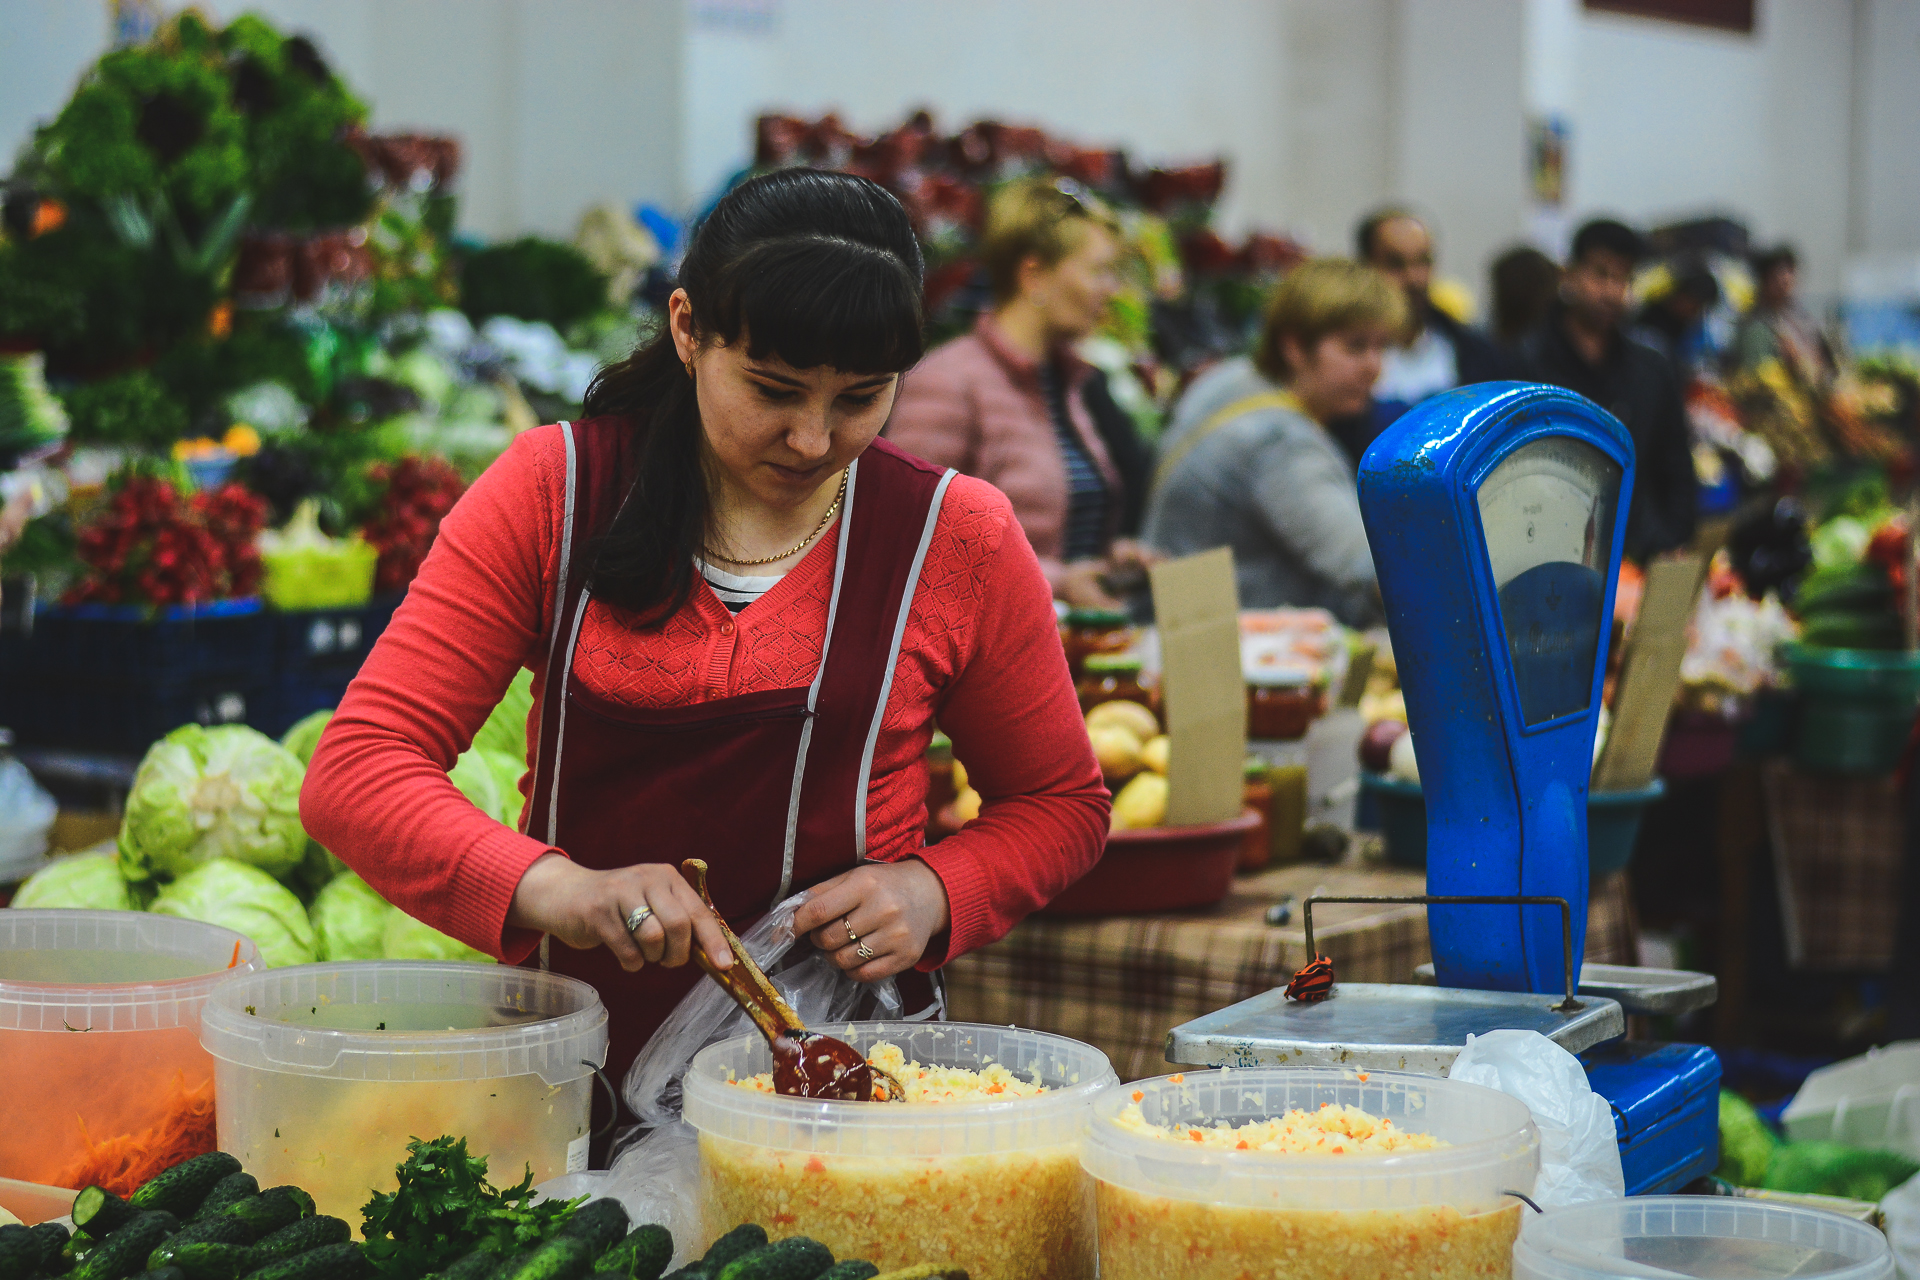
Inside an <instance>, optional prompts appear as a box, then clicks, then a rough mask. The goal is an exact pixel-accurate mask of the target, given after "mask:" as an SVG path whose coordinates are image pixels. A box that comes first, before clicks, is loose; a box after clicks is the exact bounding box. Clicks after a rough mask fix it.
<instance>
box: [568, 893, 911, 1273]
mask: <svg viewBox="0 0 1920 1280" xmlns="http://www.w3.org/2000/svg"><path fill="white" fill-rule="evenodd" d="M806 900H807V893H806V892H805V891H802V892H800V893H796V894H794V895H793V896H792V897H791V898H788V899H787V900H786V901H784V902H782V903H781V904H780V905H779V906H777V907H775V908H774V909H773V910H772V911H770V912H768V913H767V914H766V916H765V917H764V918H763V919H762V920H761V921H760V922H759V923H758V924H756V925H754V926H753V928H751V929H749V930H748V931H747V932H746V933H744V934H742V935H741V937H740V944H741V945H742V946H743V947H745V948H746V951H747V954H748V955H750V956H752V957H753V959H754V962H755V963H756V964H758V965H759V966H760V967H761V968H762V969H764V970H765V971H766V973H767V977H768V979H769V980H770V981H771V982H772V983H773V985H774V988H775V989H776V990H778V991H779V992H780V996H781V998H782V999H784V1000H785V1001H786V1002H787V1003H788V1004H790V1005H792V1006H793V1010H794V1012H795V1013H797V1014H799V1015H800V1020H801V1021H802V1022H803V1023H805V1024H806V1025H808V1026H810V1027H822V1028H825V1027H828V1026H831V1025H832V1024H834V1023H837V1022H849V1021H852V1020H854V1019H866V1018H893V1017H898V1016H899V1014H900V1011H901V1003H900V992H899V988H898V986H897V984H896V983H895V982H894V980H893V979H892V978H883V979H881V980H880V981H879V982H873V983H862V982H855V981H854V980H853V979H852V978H850V977H848V976H847V975H846V973H845V972H843V971H842V970H840V969H837V968H835V967H834V965H833V964H832V962H830V961H829V960H828V959H827V958H826V956H825V955H823V954H822V953H821V952H819V951H816V950H814V948H813V946H812V945H811V944H809V943H807V942H806V941H805V940H804V939H802V938H799V937H796V936H795V934H794V932H793V917H794V913H795V912H797V911H798V910H799V909H800V904H801V903H803V902H805V901H806ZM750 1034H754V1026H753V1023H752V1022H751V1021H749V1020H748V1018H747V1015H746V1014H745V1013H743V1012H742V1011H741V1009H740V1006H739V1005H737V1004H735V1003H734V1001H733V997H732V996H729V995H728V994H727V993H726V992H725V991H723V990H721V989H720V984H719V983H716V982H701V983H698V984H696V985H695V986H694V988H693V990H692V991H690V992H688V993H687V996H686V998H685V999H683V1000H682V1001H681V1002H680V1003H679V1005H678V1006H676V1007H675V1008H674V1011H673V1012H672V1013H670V1014H668V1015H667V1019H666V1021H665V1022H662V1023H661V1024H660V1029H659V1030H658V1031H656V1032H654V1033H653V1038H652V1039H650V1040H648V1041H647V1046H646V1048H644V1049H642V1050H641V1051H640V1056H639V1057H637V1058H635V1059H634V1061H633V1066H632V1068H631V1069H629V1070H628V1072H627V1078H626V1081H625V1083H624V1085H623V1086H622V1088H621V1095H622V1096H623V1097H624V1098H625V1099H626V1103H627V1107H628V1109H630V1110H631V1111H632V1112H633V1114H634V1115H636V1116H638V1117H639V1118H640V1123H639V1124H638V1125H637V1126H634V1127H632V1128H631V1129H629V1130H627V1131H626V1132H624V1133H621V1134H620V1135H619V1136H618V1137H616V1138H615V1140H614V1151H613V1159H612V1161H611V1164H612V1169H611V1177H610V1180H609V1182H608V1184H607V1189H606V1194H608V1195H611V1196H613V1197H615V1198H616V1199H618V1200H619V1201H620V1202H621V1203H622V1204H623V1205H625V1206H626V1209H627V1213H628V1214H629V1215H630V1216H631V1217H632V1218H633V1220H634V1221H635V1222H659V1223H663V1224H665V1226H666V1227H667V1229H668V1230H670V1231H672V1232H673V1240H674V1259H673V1265H674V1266H676V1267H678V1266H682V1265H684V1264H685V1263H686V1262H687V1261H688V1260H689V1259H690V1258H691V1257H692V1256H694V1254H695V1253H696V1252H697V1251H696V1248H695V1242H696V1241H697V1240H698V1239H699V1235H700V1204H699V1195H698V1192H699V1180H700V1160H699V1142H698V1138H697V1136H696V1134H695V1133H694V1130H693V1126H691V1125H689V1124H687V1123H686V1122H685V1121H683V1120H681V1118H680V1099H681V1088H680V1082H681V1081H682V1080H683V1079H684V1078H685V1077H686V1074H687V1068H688V1067H689V1066H690V1065H691V1064H692V1062H693V1057H694V1055H695V1054H697V1053H699V1052H700V1051H701V1050H702V1049H704V1048H706V1047H707V1046H708V1045H710V1044H718V1043H719V1042H720V1041H722V1040H731V1039H732V1038H734V1037H735V1036H742V1035H750Z"/></svg>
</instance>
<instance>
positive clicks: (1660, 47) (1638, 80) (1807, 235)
mask: <svg viewBox="0 0 1920 1280" xmlns="http://www.w3.org/2000/svg"><path fill="white" fill-rule="evenodd" d="M1568 2H1569V3H1571V2H1572V0H1568ZM1909 8H1913V9H1920V5H1916V6H1909ZM1854 12H1855V6H1854V4H1853V0H1761V2H1760V4H1759V5H1758V20H1757V22H1756V30H1755V32H1754V34H1753V35H1751V36H1746V35H1734V34H1728V33H1723V32H1715V31H1708V30H1705V29H1701V28H1694V27H1681V26H1677V25H1674V24H1671V23H1660V22H1648V21H1645V20H1637V19H1631V18H1621V17H1615V16H1612V15H1608V14H1591V13H1584V12H1583V13H1582V14H1581V15H1580V18H1579V33H1578V36H1577V41H1576V55H1575V56H1576V67H1575V72H1574V74H1575V77H1576V81H1575V84H1574V88H1573V94H1572V107H1571V111H1570V115H1571V124H1572V142H1571V145H1570V148H1569V161H1568V167H1567V182H1568V193H1569V203H1570V204H1571V206H1572V207H1573V208H1574V209H1576V210H1579V211H1582V212H1589V211H1591V212H1609V213H1614V214H1618V215H1623V216H1625V217H1626V218H1628V219H1630V220H1637V221H1641V222H1657V221H1665V220H1671V219H1675V218H1680V217H1685V216H1688V215H1691V214H1698V213H1709V212H1725V213H1730V214H1732V215H1733V216H1735V217H1738V218H1741V219H1743V220H1744V221H1746V222H1747V223H1748V225H1749V226H1750V227H1751V228H1752V230H1753V232H1754V234H1755V236H1756V237H1758V238H1759V239H1760V240H1761V241H1763V242H1766V241H1772V240H1777V239H1787V240H1791V241H1793V242H1794V243H1795V244H1797V245H1798V246H1799V248H1800V252H1801V266H1802V275H1803V276H1804V278H1805V282H1806V287H1807V289H1808V291H1809V292H1810V293H1815V294H1831V293H1832V292H1833V291H1835V290H1836V289H1837V288H1838V286H1839V280H1840V273H1841V269H1842V262H1843V259H1844V257H1845V254H1846V251H1847V226H1848V217H1849V215H1848V197H1849V187H1850V185H1851V176H1850V156H1851V148H1850V145H1849V139H1850V133H1851V128H1852V122H1851V117H1852V111H1853V74H1854V72H1853V60H1854V28H1853V20H1854ZM1916 70H1920V68H1916V67H1915V66H1914V65H1913V64H1909V68H1908V72H1909V77H1911V75H1912V74H1914V73H1915V71H1916ZM1906 133H1907V139H1908V142H1909V144H1910V145H1911V144H1913V143H1916V142H1920V128H1916V122H1915V120H1914V119H1912V118H1910V119H1909V120H1908V122H1907V124H1906Z"/></svg>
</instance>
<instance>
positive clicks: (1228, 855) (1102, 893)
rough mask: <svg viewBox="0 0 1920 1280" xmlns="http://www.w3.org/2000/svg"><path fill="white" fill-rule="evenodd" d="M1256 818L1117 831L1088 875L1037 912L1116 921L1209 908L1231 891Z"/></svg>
mask: <svg viewBox="0 0 1920 1280" xmlns="http://www.w3.org/2000/svg"><path fill="white" fill-rule="evenodd" d="M1259 823H1260V815H1259V814H1258V813H1256V812H1254V811H1253V810H1252V809H1244V810H1242V811H1241V813H1240V816H1239V817H1237V818H1234V819H1231V820H1230V821H1227V822H1209V823H1203V824H1201V825H1199V826H1192V827H1148V828H1145V829H1143V830H1138V831H1116V832H1114V833H1113V834H1111V835H1109V836H1108V837H1107V850H1106V852H1105V853H1104V854H1102V855H1101V856H1100V861H1098V862H1096V863H1095V864H1094V866H1093V870H1091V871H1089V872H1087V874H1086V875H1084V876H1082V877H1081V878H1080V879H1078V880H1076V881H1074V882H1073V883H1072V884H1071V885H1069V886H1068V887H1067V890H1066V892H1064V893H1062V894H1061V895H1060V896H1059V897H1057V898H1055V899H1054V900H1053V901H1052V902H1051V903H1049V904H1047V905H1046V906H1045V907H1043V908H1041V910H1040V914H1041V915H1045V916H1121V915H1134V914H1138V913H1142V912H1156V913H1157V912H1162V911H1178V910H1181V909H1182V908H1186V907H1207V906H1212V905H1213V904H1214V903H1216V902H1218V901H1220V899H1222V898H1224V897H1226V896H1227V890H1228V889H1231V888H1232V887H1233V872H1234V868H1235V867H1236V866H1238V865H1239V862H1240V848H1241V846H1242V845H1243V844H1245V843H1246V833H1247V832H1248V831H1250V830H1252V829H1253V828H1254V827H1256V826H1258V825H1259Z"/></svg>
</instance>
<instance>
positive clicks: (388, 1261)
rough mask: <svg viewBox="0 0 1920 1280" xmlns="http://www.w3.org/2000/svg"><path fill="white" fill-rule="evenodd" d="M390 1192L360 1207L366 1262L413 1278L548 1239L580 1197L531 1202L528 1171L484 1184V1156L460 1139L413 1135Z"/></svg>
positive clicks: (401, 1278)
mask: <svg viewBox="0 0 1920 1280" xmlns="http://www.w3.org/2000/svg"><path fill="white" fill-rule="evenodd" d="M397 1172H398V1174H399V1179H400V1186H399V1189H398V1190H396V1191H394V1192H393V1193H392V1194H391V1195H388V1194H385V1193H381V1192H375V1193H374V1196H373V1199H371V1200H369V1201H367V1205H366V1208H364V1209H362V1210H361V1215H362V1217H363V1218H364V1219H365V1225H364V1227H363V1228H362V1232H363V1234H364V1235H365V1236H366V1239H367V1255H366V1256H367V1260H368V1261H369V1262H370V1263H372V1264H373V1267H374V1270H375V1271H377V1272H378V1273H379V1274H380V1275H382V1276H385V1277H391V1278H392V1280H416V1278H417V1277H419V1276H424V1275H427V1274H429V1273H430V1272H434V1271H439V1270H442V1269H443V1268H445V1267H446V1266H447V1265H448V1264H450V1263H452V1262H454V1261H455V1260H457V1259H459V1258H463V1257H465V1256H466V1255H467V1254H469V1253H472V1252H473V1251H474V1250H476V1249H487V1250H490V1251H492V1252H494V1253H498V1254H500V1255H501V1256H502V1257H505V1256H506V1255H508V1254H511V1253H515V1252H517V1251H519V1250H521V1249H526V1248H529V1247H531V1246H533V1245H536V1244H539V1243H540V1242H541V1241H543V1240H545V1239H547V1237H549V1236H551V1235H552V1234H553V1233H554V1232H556V1231H558V1230H559V1229H560V1228H561V1227H562V1226H564V1225H566V1222H567V1219H568V1218H571V1217H572V1216H573V1210H574V1207H575V1206H576V1205H578V1204H579V1203H580V1201H581V1200H584V1199H586V1197H585V1196H580V1197H578V1198H576V1199H573V1200H546V1201H542V1202H541V1203H539V1204H535V1203H533V1170H532V1169H531V1168H529V1169H528V1170H527V1174H526V1177H524V1178H522V1179H521V1180H520V1181H519V1182H517V1183H516V1184H514V1185H513V1186H511V1187H508V1188H506V1189H505V1190H500V1189H498V1188H495V1187H494V1186H492V1185H491V1184H490V1183H488V1181H487V1160H486V1157H485V1156H470V1155H468V1154H467V1140H466V1139H465V1138H450V1137H444V1136H443V1137H439V1138H435V1139H434V1140H433V1141H432V1142H422V1141H421V1140H420V1139H418V1138H415V1139H414V1140H413V1141H411V1142H409V1143H408V1144H407V1159H406V1163H404V1164H402V1165H401V1166H400V1167H399V1169H398V1171H397Z"/></svg>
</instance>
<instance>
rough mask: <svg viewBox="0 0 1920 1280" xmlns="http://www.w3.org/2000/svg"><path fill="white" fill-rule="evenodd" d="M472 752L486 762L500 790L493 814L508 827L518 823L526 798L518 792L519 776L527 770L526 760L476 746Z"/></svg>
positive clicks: (515, 825)
mask: <svg viewBox="0 0 1920 1280" xmlns="http://www.w3.org/2000/svg"><path fill="white" fill-rule="evenodd" d="M474 754H475V755H477V756H479V757H480V758H481V759H482V760H484V761H485V762H486V765H487V769H488V771H489V772H491V773H492V774H493V780H494V782H495V784H497V786H498V787H499V790H500V808H499V811H498V812H496V813H495V814H494V815H493V816H494V817H496V818H498V819H500V821H501V822H502V823H504V824H506V825H507V826H509V827H518V826H519V825H520V809H521V806H523V805H524V804H525V803H526V798H525V797H524V796H522V795H521V794H520V778H521V775H522V774H524V773H526V771H527V762H526V760H525V759H523V758H522V757H520V756H517V755H508V754H507V753H506V752H504V751H489V750H487V749H486V748H484V747H476V748H475V749H474Z"/></svg>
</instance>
